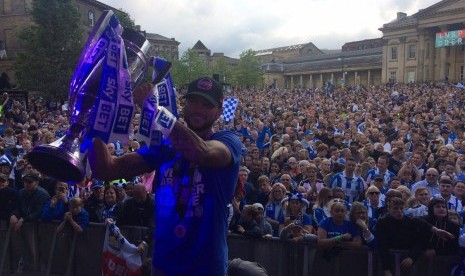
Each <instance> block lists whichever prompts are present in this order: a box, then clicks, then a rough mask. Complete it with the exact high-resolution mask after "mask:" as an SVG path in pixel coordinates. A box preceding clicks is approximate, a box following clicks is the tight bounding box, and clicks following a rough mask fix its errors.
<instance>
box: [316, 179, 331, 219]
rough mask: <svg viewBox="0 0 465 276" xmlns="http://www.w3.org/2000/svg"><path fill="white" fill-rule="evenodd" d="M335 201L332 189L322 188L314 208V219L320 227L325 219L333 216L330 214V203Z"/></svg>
mask: <svg viewBox="0 0 465 276" xmlns="http://www.w3.org/2000/svg"><path fill="white" fill-rule="evenodd" d="M332 199H333V191H332V190H331V189H330V188H327V187H323V188H321V190H320V192H319V193H318V196H317V198H316V203H315V205H314V206H313V218H314V220H315V222H316V224H317V225H319V224H320V223H321V222H322V221H323V220H324V219H325V218H328V217H330V216H331V214H330V212H329V203H330V202H331V200H332Z"/></svg>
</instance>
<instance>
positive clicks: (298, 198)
mask: <svg viewBox="0 0 465 276" xmlns="http://www.w3.org/2000/svg"><path fill="white" fill-rule="evenodd" d="M282 204H283V206H286V207H285V210H284V217H283V218H282V219H281V220H280V221H279V231H281V230H282V229H284V227H286V226H288V225H289V224H291V223H293V224H295V225H298V226H301V227H302V228H303V229H304V230H305V231H306V232H308V233H312V232H313V223H312V217H311V216H310V215H309V214H306V213H305V211H306V209H307V207H308V205H309V202H308V200H306V199H305V197H304V195H303V194H302V193H299V192H298V191H292V192H288V193H287V197H285V198H284V199H283V200H282Z"/></svg>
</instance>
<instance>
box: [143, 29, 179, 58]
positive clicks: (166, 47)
mask: <svg viewBox="0 0 465 276" xmlns="http://www.w3.org/2000/svg"><path fill="white" fill-rule="evenodd" d="M145 38H147V40H148V41H149V42H150V44H151V45H152V47H151V48H150V52H149V56H164V57H171V58H172V59H173V60H174V59H179V44H180V42H178V41H176V39H174V38H167V37H164V36H162V35H159V34H154V33H146V34H145Z"/></svg>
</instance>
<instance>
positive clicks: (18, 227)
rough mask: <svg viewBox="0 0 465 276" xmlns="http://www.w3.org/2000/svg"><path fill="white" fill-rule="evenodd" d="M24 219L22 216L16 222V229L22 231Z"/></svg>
mask: <svg viewBox="0 0 465 276" xmlns="http://www.w3.org/2000/svg"><path fill="white" fill-rule="evenodd" d="M23 222H24V219H22V218H20V219H19V220H18V222H17V223H16V224H15V231H16V232H19V231H21V227H22V226H23Z"/></svg>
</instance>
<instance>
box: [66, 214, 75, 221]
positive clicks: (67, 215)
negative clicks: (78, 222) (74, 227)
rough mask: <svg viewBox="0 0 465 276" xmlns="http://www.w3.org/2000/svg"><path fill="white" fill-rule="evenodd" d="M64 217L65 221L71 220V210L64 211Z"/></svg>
mask: <svg viewBox="0 0 465 276" xmlns="http://www.w3.org/2000/svg"><path fill="white" fill-rule="evenodd" d="M64 219H65V220H66V221H70V220H72V219H73V214H71V212H66V213H65V217H64Z"/></svg>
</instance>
